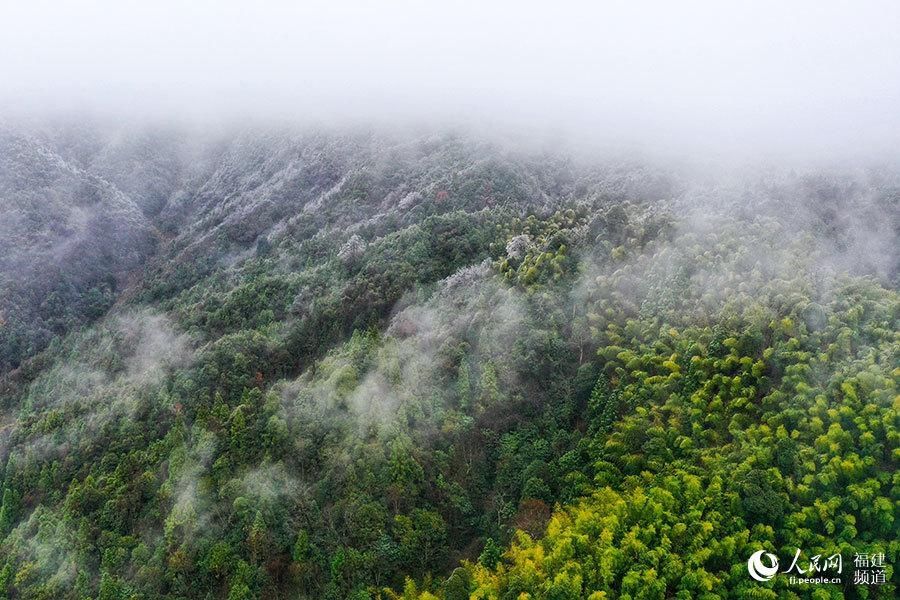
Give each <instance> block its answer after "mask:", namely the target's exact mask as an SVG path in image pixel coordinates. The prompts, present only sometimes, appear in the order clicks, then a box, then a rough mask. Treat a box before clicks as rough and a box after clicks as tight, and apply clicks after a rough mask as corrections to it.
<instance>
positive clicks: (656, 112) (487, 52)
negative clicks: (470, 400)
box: [0, 0, 900, 157]
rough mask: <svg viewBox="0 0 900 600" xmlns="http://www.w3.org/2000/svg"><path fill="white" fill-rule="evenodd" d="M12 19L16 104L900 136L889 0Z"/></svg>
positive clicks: (141, 8)
mask: <svg viewBox="0 0 900 600" xmlns="http://www.w3.org/2000/svg"><path fill="white" fill-rule="evenodd" d="M0 22H2V23H3V24H2V25H0V81H2V82H3V85H2V87H0V107H4V108H5V109H6V112H8V113H9V114H16V113H20V114H22V113H25V114H27V113H33V112H35V111H38V112H41V111H50V112H56V113H59V112H62V113H73V112H75V111H79V110H84V111H88V112H96V113H100V114H112V115H115V116H117V117H122V116H132V117H133V116H135V115H139V116H152V117H155V118H161V119H164V120H178V119H188V120H194V119H202V120H207V119H209V118H210V117H212V118H214V119H218V118H226V119H233V118H235V117H237V116H240V117H242V118H243V119H246V118H248V117H249V118H256V119H259V120H272V119H276V120H277V119H291V120H301V121H338V122H355V123H359V122H362V123H371V122H373V121H385V120H386V121H391V122H396V121H403V122H421V123H426V124H429V125H431V124H433V123H434V122H435V121H447V122H459V123H465V124H476V125H479V126H482V127H483V126H485V125H487V124H489V123H490V124H491V125H493V126H497V127H501V128H511V129H517V130H522V129H527V130H529V131H532V132H536V133H539V134H543V135H549V136H551V137H552V136H562V137H566V136H568V137H575V138H577V137H581V138H583V141H586V142H589V143H595V144H601V145H613V146H614V147H621V146H622V145H623V144H635V145H637V146H639V147H642V148H645V149H647V150H652V151H664V152H668V153H671V154H675V155H682V154H684V153H685V152H692V153H703V154H704V155H707V156H719V155H721V154H722V153H723V152H728V153H740V154H746V153H754V154H755V153H760V152H775V153H782V154H798V153H799V154H801V155H812V156H814V157H821V156H824V157H834V156H839V157H840V156H844V155H847V154H864V155H872V154H875V155H878V154H880V153H884V152H888V151H894V149H895V148H896V143H897V141H898V140H900V113H898V111H897V110H896V106H897V104H898V101H900V77H898V75H897V74H898V73H900V42H898V38H897V36H896V27H897V23H898V22H900V5H898V4H897V3H895V2H890V1H887V0H869V1H863V2H854V3H848V2H836V1H835V2H831V1H826V2H813V1H800V2H790V3H784V2H774V1H763V2H753V3H719V2H712V1H709V0H697V1H692V2H686V3H684V2H682V3H670V2H657V1H643V2H640V1H639V2H601V3H596V2H579V1H570V2H562V3H554V4H548V3H537V2H528V1H526V2H508V1H501V2H491V3H483V2H481V3H478V2H470V1H463V2H453V3H445V4H442V5H440V6H438V5H436V4H435V3H421V2H411V1H406V0H404V1H400V2H391V3H370V2H363V1H361V0H343V1H338V2H325V1H324V0H322V1H319V0H314V1H312V2H302V3H294V2H290V3H289V2H267V3H265V4H264V5H260V4H253V3H250V2H240V1H236V0H231V1H225V2H213V1H211V0H205V1H204V0H201V1H198V2H191V3H179V2H174V1H171V0H163V1H159V2H152V3H151V2H146V3H119V2H112V1H108V0H80V1H76V2H67V3H64V4H59V3H53V4H51V3H49V2H29V3H21V2H20V3H7V4H5V5H4V7H3V8H2V9H0Z"/></svg>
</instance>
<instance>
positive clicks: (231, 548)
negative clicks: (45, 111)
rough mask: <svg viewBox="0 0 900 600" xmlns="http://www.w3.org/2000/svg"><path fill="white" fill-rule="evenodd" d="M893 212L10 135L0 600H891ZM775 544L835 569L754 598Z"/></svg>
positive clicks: (853, 181) (793, 191)
mask: <svg viewBox="0 0 900 600" xmlns="http://www.w3.org/2000/svg"><path fill="white" fill-rule="evenodd" d="M898 200H900V179H898V178H897V176H896V174H895V173H892V172H886V171H885V170H876V169H870V170H865V171H853V172H840V173H837V172H826V171H821V170H816V171H813V170H810V171H804V172H792V171H784V172H782V171H778V170H770V171H754V172H752V173H749V172H748V173H740V174H739V175H731V176H725V175H722V176H716V175H709V176H708V177H705V178H703V179H700V178H698V177H688V176H686V175H684V174H683V173H682V172H680V171H677V170H675V169H663V168H655V167H650V166H647V165H642V164H637V163H633V162H622V163H615V164H613V163H610V162H606V163H601V164H593V163H590V162H588V161H583V160H581V159H577V158H574V157H568V156H565V155H564V154H563V153H561V152H550V151H531V150H529V151H525V150H517V151H516V150H511V149H510V148H509V147H508V146H506V145H504V144H502V143H489V142H485V141H481V140H479V139H474V138H472V137H469V136H466V135H462V134H455V135H451V134H447V135H436V136H414V135H412V134H404V135H400V134H391V135H388V134H383V133H359V132H330V133H322V132H315V133H294V132H288V133H273V132H260V131H253V132H240V133H223V134H220V135H217V136H212V135H209V134H204V135H203V136H197V135H193V134H189V133H185V132H180V131H175V130H172V131H160V130H152V131H149V130H148V131H127V132H121V131H112V130H108V129H107V128H102V127H99V126H97V127H84V128H79V129H74V128H71V127H64V126H59V125H58V126H55V127H45V128H41V129H29V130H27V131H7V132H5V133H3V134H2V135H0V405H2V408H3V411H4V412H3V415H2V416H3V422H2V429H0V465H2V470H0V475H2V492H0V493H2V504H0V596H4V597H9V598H35V599H36V598H46V599H51V598H77V599H86V598H98V599H102V600H110V599H119V598H121V599H146V600H150V599H157V598H228V599H229V600H242V599H247V598H316V599H319V598H322V599H344V598H354V599H358V600H362V599H364V598H370V599H374V598H383V599H385V600H386V599H389V598H404V599H412V598H420V599H429V598H444V599H447V600H461V599H464V598H470V597H472V598H482V599H522V598H535V599H536V598H547V599H553V600H563V599H570V598H571V599H576V598H591V599H593V600H597V599H599V598H608V599H615V598H621V599H626V598H627V599H633V600H636V599H638V598H641V599H657V598H658V599H662V598H673V597H674V598H704V599H713V598H842V597H849V598H893V597H895V594H896V583H895V582H894V575H893V567H892V566H891V565H892V564H893V563H895V562H896V560H897V558H898V551H900V536H898V532H900V527H898V520H897V506H898V502H900V482H898V479H897V473H896V465H897V461H898V459H900V448H898V408H900V395H898V390H897V386H898V382H900V329H898V323H900V294H898V290H897V284H898V273H900V271H898V266H900V263H898V254H897V248H898V247H900V246H898V232H900V209H898ZM797 548H802V549H803V553H804V556H805V557H807V558H808V557H809V556H812V555H822V556H830V555H833V554H835V553H841V554H842V556H843V557H844V561H845V570H844V577H843V583H842V584H833V585H791V584H789V583H788V581H787V579H786V577H776V578H775V579H773V580H771V581H769V582H766V583H760V582H756V581H754V580H752V579H751V578H750V577H749V576H748V574H747V567H746V561H747V558H748V557H749V556H750V554H752V553H753V552H755V551H757V550H763V549H765V550H767V551H770V552H773V553H775V554H777V555H778V556H779V557H790V556H793V554H794V551H795V549H797ZM874 552H883V553H885V556H886V562H887V563H888V568H887V572H888V575H887V581H886V583H885V584H884V585H872V586H863V585H854V584H853V583H852V578H851V577H850V576H848V575H847V573H850V572H851V570H850V565H849V564H848V561H850V557H852V556H853V555H854V553H874ZM785 566H787V565H785Z"/></svg>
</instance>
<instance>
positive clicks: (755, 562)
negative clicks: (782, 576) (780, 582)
mask: <svg viewBox="0 0 900 600" xmlns="http://www.w3.org/2000/svg"><path fill="white" fill-rule="evenodd" d="M764 554H765V556H766V558H767V559H768V561H769V562H770V563H771V564H768V565H767V564H765V563H763V555H764ZM747 571H748V572H749V573H750V577H752V578H753V579H755V580H757V581H768V580H770V579H772V578H773V577H775V574H776V573H778V557H777V556H775V555H774V554H772V553H771V552H766V551H765V550H760V551H758V552H754V553H753V554H751V555H750V558H748V559H747Z"/></svg>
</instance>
